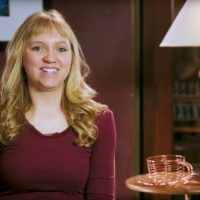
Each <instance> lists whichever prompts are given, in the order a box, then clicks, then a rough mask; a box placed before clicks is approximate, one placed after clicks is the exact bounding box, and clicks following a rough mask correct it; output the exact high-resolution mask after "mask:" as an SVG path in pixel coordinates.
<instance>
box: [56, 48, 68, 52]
mask: <svg viewBox="0 0 200 200" xmlns="http://www.w3.org/2000/svg"><path fill="white" fill-rule="evenodd" d="M57 51H59V52H65V51H67V49H66V48H58V49H57Z"/></svg>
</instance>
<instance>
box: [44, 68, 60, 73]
mask: <svg viewBox="0 0 200 200" xmlns="http://www.w3.org/2000/svg"><path fill="white" fill-rule="evenodd" d="M41 70H42V71H43V72H48V73H53V72H57V71H58V70H57V69H56V68H41Z"/></svg>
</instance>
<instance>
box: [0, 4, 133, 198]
mask: <svg viewBox="0 0 200 200" xmlns="http://www.w3.org/2000/svg"><path fill="white" fill-rule="evenodd" d="M50 5H51V8H54V9H57V10H58V11H60V12H62V13H63V14H64V15H65V16H66V19H67V21H68V22H69V24H70V25H71V26H72V28H73V29H74V31H75V33H76V35H77V37H78V39H79V42H80V44H81V46H82V49H83V52H84V54H85V57H86V60H87V62H88V64H89V65H90V67H91V74H90V77H89V81H90V84H91V85H92V86H93V87H94V88H95V89H96V90H97V91H98V93H99V95H98V97H97V100H98V101H100V102H102V103H105V104H107V105H109V107H110V108H111V109H112V110H113V112H114V114H115V119H116V128H117V153H116V177H117V200H131V199H133V197H134V194H133V192H132V191H130V190H129V189H127V188H126V186H125V183H124V182H125V180H126V179H127V178H128V177H130V176H132V175H133V173H134V172H135V165H136V163H135V162H136V160H135V157H136V154H137V152H135V151H134V145H135V142H136V141H135V132H134V130H135V127H134V123H135V113H134V112H135V110H134V109H135V107H134V105H135V100H134V99H135V97H134V52H132V50H133V49H134V48H133V45H134V41H133V38H134V35H133V32H132V31H131V30H132V27H131V26H132V25H133V20H134V19H133V18H132V17H131V16H132V13H131V10H132V6H133V1H131V0H101V1H100V0H95V1H94V0H84V1H81V0H74V1H63V0H52V1H51V4H50ZM4 57H5V56H4V55H3V54H2V53H0V65H1V66H2V64H3V63H4ZM134 199H135V198H134Z"/></svg>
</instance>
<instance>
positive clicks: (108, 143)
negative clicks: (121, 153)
mask: <svg viewBox="0 0 200 200" xmlns="http://www.w3.org/2000/svg"><path fill="white" fill-rule="evenodd" d="M97 126H98V130H99V132H98V138H97V141H96V143H95V144H94V149H93V152H92V155H91V160H90V173H89V178H88V183H87V190H86V200H112V199H114V195H115V149H116V129H115V121H114V116H113V113H112V111H110V110H106V111H104V113H103V114H102V115H101V116H99V117H98V118H97Z"/></svg>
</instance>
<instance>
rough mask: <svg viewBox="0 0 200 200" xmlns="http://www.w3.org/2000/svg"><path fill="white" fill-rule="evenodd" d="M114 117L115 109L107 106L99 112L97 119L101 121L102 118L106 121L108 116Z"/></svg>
mask: <svg viewBox="0 0 200 200" xmlns="http://www.w3.org/2000/svg"><path fill="white" fill-rule="evenodd" d="M113 117H114V114H113V111H112V110H111V109H110V108H109V107H105V108H104V109H102V110H101V111H100V112H99V113H98V114H97V117H96V121H97V122H100V121H102V120H103V121H104V120H106V119H108V118H113Z"/></svg>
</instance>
